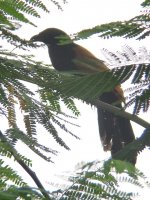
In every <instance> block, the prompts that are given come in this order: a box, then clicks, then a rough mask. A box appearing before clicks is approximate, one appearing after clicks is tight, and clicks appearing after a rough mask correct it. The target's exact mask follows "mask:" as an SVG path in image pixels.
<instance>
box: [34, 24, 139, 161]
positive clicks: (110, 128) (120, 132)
mask: <svg viewBox="0 0 150 200" xmlns="http://www.w3.org/2000/svg"><path fill="white" fill-rule="evenodd" d="M31 40H32V41H39V42H43V43H45V44H46V45H47V47H48V52H49V56H50V59H51V62H52V65H53V67H54V68H55V69H56V70H58V71H69V70H75V71H76V70H78V71H79V72H86V73H93V72H94V73H95V72H103V71H109V68H108V67H107V66H106V65H105V64H104V62H103V61H101V60H99V59H98V58H96V57H95V56H94V55H93V54H92V53H91V52H89V51H88V50H87V49H85V48H83V47H81V46H80V45H78V44H75V43H74V42H73V41H72V40H71V38H70V37H69V36H68V35H67V34H66V33H65V32H63V31H61V30H59V29H56V28H48V29H46V30H44V31H42V32H40V33H39V34H38V35H35V36H33V37H32V38H31ZM78 61H79V62H78ZM87 63H89V64H87ZM90 63H92V64H90ZM99 99H100V100H101V101H104V102H106V103H108V104H114V103H115V106H116V107H118V108H122V106H121V101H122V100H123V99H124V96H123V91H122V89H121V87H120V85H118V86H116V87H115V88H114V90H113V91H110V92H106V93H104V94H102V95H101V96H100V97H99ZM97 110H98V124H99V133H100V138H101V142H102V145H103V149H104V150H105V151H107V150H111V154H112V156H113V155H114V154H115V153H116V152H118V151H119V150H121V149H122V148H123V147H124V146H125V145H127V144H128V143H130V142H132V141H133V140H134V139H135V136H134V133H133V130H132V126H131V124H130V121H129V120H128V119H126V118H123V117H120V116H116V115H114V114H113V113H110V112H108V111H106V110H104V109H102V108H98V109H97ZM130 162H132V163H134V164H135V162H136V156H135V158H132V160H130Z"/></svg>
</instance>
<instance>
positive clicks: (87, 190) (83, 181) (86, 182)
mask: <svg viewBox="0 0 150 200" xmlns="http://www.w3.org/2000/svg"><path fill="white" fill-rule="evenodd" d="M76 171H77V172H76V173H75V174H74V173H73V175H72V176H71V177H69V179H67V177H66V179H65V180H67V181H69V182H66V185H65V189H63V188H62V190H56V191H55V192H53V193H54V194H55V199H59V200H64V199H65V200H67V199H68V200H69V199H75V200H76V199H85V200H89V199H90V200H91V199H94V200H99V199H111V200H113V199H114V200H119V199H120V200H121V199H122V200H130V199H134V198H135V197H137V196H138V195H139V194H138V192H134V190H135V189H136V190H135V191H137V190H140V189H142V188H144V187H147V186H148V182H147V179H146V177H145V176H144V174H143V173H142V172H140V171H139V170H138V169H136V168H135V167H134V166H133V165H131V164H130V163H126V162H123V161H119V160H110V161H108V162H105V163H104V164H103V165H102V163H99V162H91V163H87V164H81V166H80V167H79V168H78V170H76ZM122 184H123V185H124V187H121V185H122ZM131 186H132V189H131V190H130V192H128V191H126V189H125V187H131ZM59 188H61V185H60V186H59ZM132 190H133V192H132Z"/></svg>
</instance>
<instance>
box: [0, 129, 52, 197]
mask: <svg viewBox="0 0 150 200" xmlns="http://www.w3.org/2000/svg"><path fill="white" fill-rule="evenodd" d="M0 138H1V140H2V141H4V142H5V143H6V144H7V145H8V147H9V149H10V152H11V154H12V155H13V157H14V158H15V160H16V161H17V162H18V163H19V164H20V165H21V167H22V168H23V169H24V170H25V171H26V172H27V173H28V174H29V176H30V177H31V178H32V179H33V180H34V182H35V184H36V185H37V187H38V188H39V190H40V191H41V193H42V194H43V196H44V197H45V198H46V199H47V200H51V198H50V197H49V195H48V193H47V191H46V190H45V188H44V187H43V185H42V183H41V182H40V180H39V179H38V177H37V175H36V173H35V172H34V171H33V170H31V169H30V168H29V167H28V165H26V164H25V163H24V161H23V160H21V158H20V156H18V153H17V151H16V149H15V148H14V147H13V146H12V145H11V144H10V143H9V142H8V141H7V139H6V137H5V136H4V135H3V134H2V132H1V131H0Z"/></svg>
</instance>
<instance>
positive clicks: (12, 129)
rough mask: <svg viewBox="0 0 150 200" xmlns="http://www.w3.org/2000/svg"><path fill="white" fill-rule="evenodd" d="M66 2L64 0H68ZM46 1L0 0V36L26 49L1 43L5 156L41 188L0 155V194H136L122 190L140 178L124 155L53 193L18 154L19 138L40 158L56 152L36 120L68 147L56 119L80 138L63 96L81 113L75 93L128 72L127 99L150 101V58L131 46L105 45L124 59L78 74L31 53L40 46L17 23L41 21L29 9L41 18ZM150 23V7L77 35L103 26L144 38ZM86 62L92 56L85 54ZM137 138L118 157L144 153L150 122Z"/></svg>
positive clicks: (139, 105)
mask: <svg viewBox="0 0 150 200" xmlns="http://www.w3.org/2000/svg"><path fill="white" fill-rule="evenodd" d="M49 2H52V3H53V4H55V5H56V6H57V7H58V8H60V9H61V5H60V4H59V3H58V2H57V1H55V0H50V1H49ZM62 2H63V3H66V1H62ZM142 6H143V7H146V9H147V8H148V6H149V1H144V3H143V4H142ZM40 9H41V10H42V11H44V12H49V10H48V9H47V7H46V6H45V4H44V3H43V1H41V0H38V1H36V0H28V1H23V0H14V1H13V0H1V1H0V37H1V38H2V39H5V42H7V45H8V47H9V45H11V47H12V46H13V47H14V48H20V49H22V50H23V53H22V55H18V54H15V53H14V52H13V51H11V52H10V50H6V48H3V47H2V48H1V49H0V115H1V116H2V117H5V118H6V119H7V120H8V124H9V127H7V128H6V131H5V133H1V135H0V154H1V155H2V156H5V157H7V158H14V159H15V160H16V161H17V162H18V163H19V164H20V165H21V166H22V167H23V168H24V169H25V170H26V172H27V173H28V174H29V175H30V176H31V177H32V179H33V180H34V181H35V183H36V184H37V186H38V188H39V190H40V192H41V193H42V195H41V193H40V192H39V190H37V191H36V189H35V188H30V187H28V186H27V184H26V183H25V182H24V181H23V180H22V178H21V177H20V176H19V175H18V174H17V173H16V172H15V171H14V170H13V169H12V168H10V167H8V165H5V164H4V162H3V161H2V160H0V171H1V181H0V190H1V192H0V198H1V199H13V200H14V199H16V198H22V199H55V197H58V198H59V199H100V198H104V199H131V198H132V197H133V196H134V194H133V193H128V192H124V191H121V190H120V188H118V184H119V181H127V182H129V183H131V184H133V185H137V186H141V184H140V182H139V181H138V180H137V179H136V178H137V176H140V174H138V173H137V171H136V170H133V168H132V166H131V165H129V164H124V163H122V162H121V161H113V162H112V163H113V164H112V163H111V164H110V163H109V161H108V164H107V165H105V166H104V167H103V168H100V169H98V170H95V171H94V170H88V171H84V172H82V173H80V176H75V177H73V178H70V181H71V182H72V181H73V185H72V186H71V187H69V188H67V190H65V191H63V192H62V193H61V194H60V193H59V191H58V192H56V195H55V194H54V193H50V194H48V193H47V192H46V191H45V190H44V188H43V187H42V185H41V183H40V181H39V180H38V178H37V177H36V175H35V173H33V172H32V171H31V169H30V166H31V164H32V163H31V160H30V159H29V158H26V157H24V156H23V155H20V153H19V152H18V151H16V149H15V145H16V144H17V142H18V141H21V142H23V143H24V144H25V145H26V146H27V147H28V148H29V149H31V150H32V151H33V152H35V153H36V154H37V155H39V156H40V157H41V158H43V159H45V160H46V161H50V162H53V161H52V160H51V158H50V157H48V156H47V155H45V154H47V153H49V154H53V155H57V151H56V150H54V149H51V148H50V147H46V146H44V145H42V144H40V143H39V141H38V138H37V136H38V131H37V124H40V125H42V126H43V130H44V131H45V130H46V131H47V132H48V133H49V134H50V135H51V136H52V137H53V139H54V141H56V142H57V143H58V144H59V145H60V146H62V147H64V148H65V149H67V150H69V149H70V148H69V147H68V145H67V144H66V143H65V141H64V140H63V138H62V137H61V135H60V133H59V132H58V130H57V128H56V127H57V126H58V127H59V128H61V129H62V130H63V131H65V132H66V133H68V134H71V135H72V136H74V137H75V138H76V139H78V136H76V135H75V134H74V133H72V132H71V131H70V130H68V128H67V124H71V125H74V123H73V122H72V119H74V117H73V116H70V115H68V114H66V113H65V112H64V111H63V106H62V103H60V102H63V105H65V107H67V108H68V109H69V110H70V111H72V113H73V114H74V116H78V115H79V111H78V109H77V108H76V106H75V104H74V101H73V100H74V98H78V99H81V100H83V101H86V102H89V101H91V100H93V99H96V98H97V97H98V96H99V95H101V94H102V93H103V92H107V91H110V90H112V89H113V88H114V87H115V86H116V85H117V84H118V83H123V82H125V81H126V80H128V79H129V78H131V82H132V84H133V87H131V88H129V89H128V90H129V91H130V92H131V93H130V94H129V97H128V99H127V103H126V105H125V106H126V107H127V106H130V105H132V104H134V112H133V113H134V114H138V113H139V111H140V110H141V109H143V111H144V112H145V111H147V110H148V108H149V100H150V92H149V89H150V88H149V78H150V77H149V76H150V71H149V62H147V63H144V62H141V63H140V64H139V62H138V65H135V64H137V63H136V62H137V61H139V57H138V56H137V54H136V52H134V51H133V50H132V49H131V48H129V47H126V51H125V52H123V53H122V52H117V53H116V54H115V53H112V52H109V51H108V50H104V51H105V54H107V57H109V59H111V61H112V60H113V62H114V63H115V66H118V67H117V68H115V69H113V70H111V71H108V72H103V73H95V74H92V75H87V74H80V76H78V74H77V73H76V72H73V73H72V74H69V73H67V74H66V73H57V72H56V71H55V70H53V69H52V68H51V66H49V65H46V64H43V63H41V62H37V61H35V59H34V57H32V56H31V55H26V52H25V51H24V50H29V49H30V48H37V47H39V46H38V45H35V44H32V43H31V42H30V41H27V40H24V39H22V38H20V37H19V36H18V35H17V34H16V33H17V32H15V31H17V29H19V28H20V27H21V26H22V24H23V23H26V24H29V25H34V26H35V24H33V22H32V21H31V20H30V18H29V16H32V17H36V18H39V17H40V14H39V12H38V11H39V10H40ZM145 22H146V23H145ZM148 26H149V15H148V14H147V13H144V14H143V15H139V16H137V17H135V18H133V19H131V20H129V21H126V22H112V23H109V24H105V25H100V26H96V27H94V28H92V29H89V30H84V31H82V32H80V33H79V34H78V37H80V38H82V37H84V38H86V37H89V36H91V35H92V34H95V33H99V34H100V35H99V36H101V37H104V38H109V37H112V36H124V37H126V38H131V37H137V38H138V39H143V38H145V37H146V36H148V35H149V30H147V28H148ZM78 37H77V38H78ZM4 45H5V44H4ZM7 45H5V46H7ZM142 55H143V56H144V57H145V58H146V59H147V58H149V53H148V52H147V54H146V51H145V50H144V51H143V54H142ZM122 60H123V61H124V62H125V63H124V64H122ZM148 61H149V60H148ZM77 62H80V61H77ZM116 63H117V65H116ZM86 64H87V65H89V64H91V63H88V61H87V62H86ZM92 64H93V65H94V63H92ZM133 73H134V74H133ZM104 83H106V84H104ZM60 85H61V87H60ZM91 96H92V99H91ZM18 110H20V115H21V117H22V119H23V125H22V127H21V129H20V128H19V125H18ZM44 131H43V137H44ZM132 145H133V146H132ZM132 145H129V146H127V148H126V149H124V150H123V151H122V152H120V153H119V154H118V155H116V156H117V157H116V158H119V156H121V157H122V156H123V157H125V158H126V157H127V155H128V156H130V153H131V154H134V153H139V152H140V151H142V150H143V149H144V148H145V147H146V146H150V142H149V129H147V130H145V131H144V133H143V135H142V137H141V138H139V139H138V140H136V141H135V142H134V143H133V144H132ZM129 152H130V153H129ZM124 166H126V168H124ZM111 168H115V169H116V170H117V172H120V173H121V172H123V171H124V170H125V171H127V172H128V173H127V174H128V175H129V176H130V177H126V176H123V177H121V178H120V179H119V180H117V179H116V177H115V176H114V174H112V173H110V169H111ZM131 175H132V176H131ZM142 178H143V177H142ZM9 181H10V182H11V183H10V184H9Z"/></svg>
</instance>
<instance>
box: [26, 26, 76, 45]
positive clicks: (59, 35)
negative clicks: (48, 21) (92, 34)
mask: <svg viewBox="0 0 150 200" xmlns="http://www.w3.org/2000/svg"><path fill="white" fill-rule="evenodd" d="M30 40H31V41H33V42H43V43H45V44H46V45H53V44H54V45H55V44H56V45H65V44H68V43H72V40H71V38H70V37H69V36H68V35H67V34H66V33H65V32H64V31H62V30H60V29H57V28H48V29H45V30H44V31H42V32H40V33H39V34H38V35H34V36H33V37H32V38H31V39H30Z"/></svg>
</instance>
